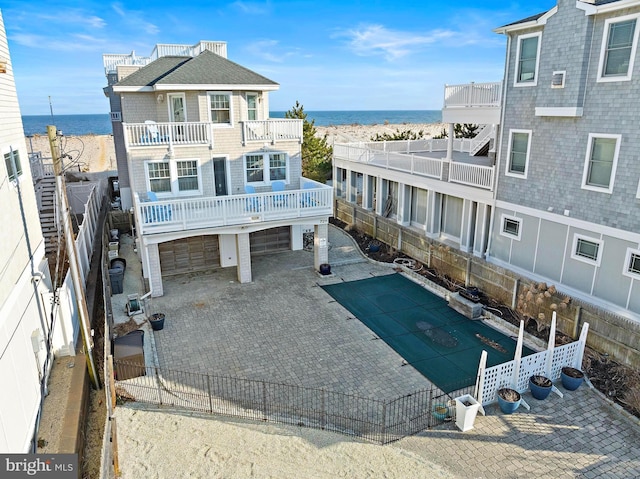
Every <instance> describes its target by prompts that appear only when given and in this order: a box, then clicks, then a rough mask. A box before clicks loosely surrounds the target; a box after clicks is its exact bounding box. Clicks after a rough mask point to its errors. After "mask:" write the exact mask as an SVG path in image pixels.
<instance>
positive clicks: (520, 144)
mask: <svg viewBox="0 0 640 479" xmlns="http://www.w3.org/2000/svg"><path fill="white" fill-rule="evenodd" d="M509 135H510V138H509V151H508V153H507V170H506V172H505V174H506V175H507V176H516V177H522V178H526V177H527V166H528V164H529V151H530V149H531V130H510V131H509Z"/></svg>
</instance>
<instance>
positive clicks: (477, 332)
mask: <svg viewBox="0 0 640 479" xmlns="http://www.w3.org/2000/svg"><path fill="white" fill-rule="evenodd" d="M322 288H323V289H324V290H325V291H326V292H327V293H329V294H330V295H331V296H332V297H333V298H334V299H335V300H336V301H338V302H339V303H340V304H341V305H342V306H344V307H345V308H346V309H347V310H349V311H350V312H351V313H352V314H353V315H354V316H355V317H356V318H358V319H359V320H360V321H361V322H363V323H364V324H365V325H366V326H367V327H368V328H369V329H371V331H373V332H374V333H375V335H376V337H377V338H379V339H381V340H383V341H384V342H386V343H387V344H388V345H389V346H390V347H391V348H393V349H394V350H395V351H396V352H397V353H398V354H399V355H400V356H402V357H403V358H404V359H405V360H406V361H407V363H409V364H410V365H412V366H413V367H414V368H415V369H417V370H418V371H419V372H420V373H421V374H423V375H424V376H425V377H426V378H427V379H429V381H431V382H432V383H433V384H435V385H436V386H437V387H439V388H440V389H441V390H443V391H444V392H451V391H454V390H457V389H460V388H462V387H465V386H469V385H471V384H473V383H474V382H475V379H476V374H477V370H478V363H479V360H480V354H481V352H482V350H485V351H487V353H488V355H487V367H491V366H495V365H496V364H500V363H503V362H506V361H510V360H512V359H513V355H514V352H515V348H516V341H515V340H514V339H512V338H510V337H508V336H505V335H504V334H502V333H501V332H499V331H497V330H495V329H493V328H491V327H490V326H487V325H486V324H484V323H483V322H482V321H478V320H470V319H468V318H466V317H465V316H463V315H461V314H460V313H458V312H457V311H455V310H453V309H452V308H450V307H449V305H448V303H447V302H446V301H445V300H444V299H442V298H440V297H438V296H437V295H435V294H433V293H431V292H429V291H427V290H426V289H424V288H423V287H422V286H420V285H419V284H417V283H415V282H413V281H411V280H410V279H408V278H406V277H404V276H403V275H401V274H397V273H396V274H391V275H386V276H377V277H374V278H368V279H363V280H359V281H352V282H344V283H337V284H331V285H326V286H322ZM532 353H533V351H532V350H530V349H528V348H526V347H525V348H523V351H522V355H523V356H528V355H529V354H532Z"/></svg>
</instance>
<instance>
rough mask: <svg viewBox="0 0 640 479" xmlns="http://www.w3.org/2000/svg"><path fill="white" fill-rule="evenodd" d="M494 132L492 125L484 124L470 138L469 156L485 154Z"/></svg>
mask: <svg viewBox="0 0 640 479" xmlns="http://www.w3.org/2000/svg"><path fill="white" fill-rule="evenodd" d="M495 134H496V128H495V126H494V125H484V127H483V128H482V130H480V131H479V132H478V134H477V135H476V136H475V137H474V138H473V139H472V140H471V149H470V150H469V156H479V155H482V156H484V155H486V154H487V153H488V152H489V146H490V145H491V140H492V139H493V137H494V136H495Z"/></svg>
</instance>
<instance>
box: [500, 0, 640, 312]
mask: <svg viewBox="0 0 640 479" xmlns="http://www.w3.org/2000/svg"><path fill="white" fill-rule="evenodd" d="M639 23H640V2H639V1H628V0H618V1H611V0H599V1H595V0H592V1H578V2H576V1H570V0H559V1H558V2H557V5H556V6H555V7H554V8H552V9H551V10H549V11H547V12H544V13H542V14H540V15H536V16H534V17H531V18H526V19H524V20H521V21H519V22H515V23H512V24H509V25H506V26H504V27H501V28H498V29H497V30H496V32H497V33H500V34H504V35H505V36H506V37H507V61H506V65H505V71H504V81H503V88H504V98H503V104H502V121H501V129H500V137H499V148H498V152H499V157H498V161H497V172H496V173H497V180H496V181H497V185H498V186H497V188H496V200H495V210H494V213H493V223H492V228H491V231H490V238H489V245H488V248H487V259H488V260H489V261H491V262H494V263H497V264H499V265H502V266H505V267H507V268H510V269H512V270H515V271H518V272H521V273H523V274H525V275H527V276H529V277H533V278H537V279H540V280H543V281H550V282H553V283H555V284H558V285H561V287H562V288H563V290H565V291H566V292H567V293H569V294H571V295H572V296H574V297H579V298H583V299H585V300H588V301H589V302H591V303H594V304H596V305H599V306H601V307H602V308H603V309H606V310H608V311H613V312H618V313H621V314H623V315H625V316H629V315H631V316H633V317H635V318H638V317H640V161H638V149H639V146H640V136H639V135H638V120H639V119H640V117H639V115H638V111H639V108H638V107H640V96H639V95H638V93H639V92H640V61H638V62H636V61H635V60H636V59H637V46H638V34H639V33H640V24H639Z"/></svg>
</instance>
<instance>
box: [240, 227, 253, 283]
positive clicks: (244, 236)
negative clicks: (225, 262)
mask: <svg viewBox="0 0 640 479" xmlns="http://www.w3.org/2000/svg"><path fill="white" fill-rule="evenodd" d="M236 251H237V255H238V267H237V270H238V281H239V282H240V283H250V282H251V248H250V243H249V233H239V234H238V235H237V236H236Z"/></svg>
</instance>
